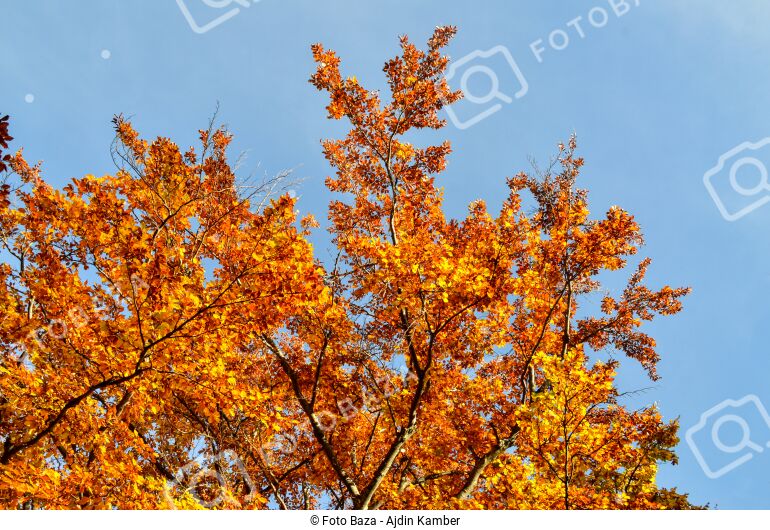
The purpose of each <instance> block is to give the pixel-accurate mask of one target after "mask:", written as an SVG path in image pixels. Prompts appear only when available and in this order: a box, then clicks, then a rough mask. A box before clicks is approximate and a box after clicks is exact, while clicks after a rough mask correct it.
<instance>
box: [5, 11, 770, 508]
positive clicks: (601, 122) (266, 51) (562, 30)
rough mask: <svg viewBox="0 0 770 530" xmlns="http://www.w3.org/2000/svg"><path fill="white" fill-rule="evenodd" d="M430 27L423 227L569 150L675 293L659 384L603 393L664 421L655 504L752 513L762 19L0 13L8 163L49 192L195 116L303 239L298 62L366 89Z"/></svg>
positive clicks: (190, 132) (315, 202) (766, 462)
mask: <svg viewBox="0 0 770 530" xmlns="http://www.w3.org/2000/svg"><path fill="white" fill-rule="evenodd" d="M637 4H639V5H637ZM183 8H184V9H183ZM236 8H237V11H236ZM185 11H186V12H185ZM578 17H580V18H578ZM445 24H453V25H457V26H459V28H460V33H459V35H458V37H457V38H456V39H455V40H454V41H453V43H452V44H451V46H450V48H449V53H450V54H451V55H452V57H453V58H454V59H455V60H457V67H456V69H455V72H456V73H455V76H454V79H453V81H452V82H453V84H454V85H455V86H456V87H457V88H461V87H460V86H459V82H460V80H461V79H462V78H463V73H464V72H465V73H466V77H465V78H466V81H467V83H466V88H467V89H468V91H469V92H471V95H472V96H475V102H474V101H469V100H466V101H464V102H462V103H461V104H459V105H457V106H456V108H453V111H454V113H455V114H454V117H455V121H456V122H457V124H458V125H459V127H458V126H456V125H454V124H452V123H450V124H449V125H448V126H447V127H446V128H445V129H444V130H442V131H439V132H438V133H430V134H425V135H424V136H423V137H421V138H420V139H419V140H420V141H421V142H424V143H427V142H432V143H435V142H437V141H438V140H439V139H441V138H448V139H449V140H451V142H452V144H453V147H454V154H453V155H452V157H451V159H450V163H449V167H448V169H447V171H446V172H445V173H444V174H443V176H442V177H441V180H440V182H441V183H442V185H443V186H444V187H445V197H446V206H447V213H448V214H449V215H450V216H462V215H463V214H464V213H465V206H466V205H467V203H468V202H470V201H471V200H473V199H476V198H481V199H485V200H487V201H488V202H489V204H490V206H491V207H492V208H493V209H494V208H496V207H497V206H498V205H499V203H500V200H501V197H502V196H503V195H504V192H505V190H506V188H505V177H506V176H508V175H512V174H514V173H516V172H518V171H520V170H528V169H530V167H531V166H530V162H529V160H530V159H531V158H534V159H536V160H538V161H540V162H542V163H544V162H546V161H547V159H548V157H549V156H551V155H553V154H554V152H555V146H556V144H557V143H558V142H559V141H562V140H566V139H567V138H568V136H569V135H570V134H571V133H572V132H575V133H577V135H578V142H579V148H580V152H581V154H582V156H584V157H585V159H586V165H585V171H584V173H583V177H582V185H583V186H584V187H587V188H589V189H590V191H591V195H590V198H591V207H592V210H593V211H594V212H595V214H596V215H601V214H602V213H603V212H605V211H606V209H607V208H608V207H609V206H610V205H613V204H618V205H620V206H622V207H624V208H625V209H627V210H629V211H630V212H631V213H633V214H634V215H635V216H636V218H637V220H638V221H639V223H640V224H641V226H642V228H643V230H644V233H645V237H646V241H647V244H646V246H645V248H644V249H643V253H644V254H645V255H648V256H651V257H652V258H653V266H652V268H651V271H650V273H651V274H650V277H649V280H650V283H651V284H652V286H659V285H662V284H664V283H668V284H671V285H673V286H681V285H689V286H691V287H692V288H693V293H692V295H690V296H689V297H687V299H686V300H685V308H684V311H683V312H682V313H680V314H679V315H677V316H675V317H669V318H665V319H660V320H658V321H656V322H653V323H652V324H650V325H648V327H647V328H646V329H647V331H649V332H650V333H651V334H652V335H653V336H654V337H655V338H656V339H657V341H658V345H659V351H660V353H661V354H662V356H663V361H662V363H661V366H660V373H661V375H662V380H661V381H659V382H657V383H652V384H651V383H650V382H649V381H645V379H644V377H643V373H642V371H641V370H640V369H639V368H638V367H637V366H634V365H633V363H632V362H631V361H628V362H625V363H624V364H625V366H626V368H624V369H623V371H622V374H621V377H620V385H621V389H622V390H629V391H630V390H636V389H639V388H642V387H651V388H649V389H648V390H646V391H645V392H642V393H638V394H636V395H634V397H633V398H632V400H630V402H629V404H630V405H634V406H642V405H644V404H648V403H652V402H653V401H657V402H658V404H659V406H660V407H661V409H662V411H663V413H664V414H665V416H666V417H667V418H676V417H679V418H680V421H681V426H682V428H681V432H680V434H681V438H682V442H681V444H680V446H679V449H678V452H679V455H680V464H679V465H678V466H670V467H665V468H663V469H662V470H661V472H660V479H659V480H660V482H661V484H664V485H667V486H677V487H678V488H679V489H680V490H681V491H685V492H689V493H690V494H691V498H692V500H693V501H695V502H701V503H705V502H709V503H711V505H712V506H716V507H719V508H770V449H768V446H767V445H766V444H767V442H770V417H768V416H767V415H766V414H763V409H762V408H759V407H761V405H759V407H758V404H761V403H762V402H764V403H765V404H766V405H767V406H768V407H770V387H769V386H768V375H770V347H769V346H768V335H769V333H768V331H770V304H768V293H770V234H769V232H768V230H767V227H768V226H770V204H765V202H764V201H763V200H762V199H764V198H766V197H770V190H768V189H764V188H762V186H761V185H757V182H758V180H757V179H758V177H759V176H760V175H761V173H762V170H763V169H767V167H770V143H767V144H765V143H762V140H765V139H766V138H767V137H769V136H770V54H769V53H767V52H768V49H769V48H768V47H769V46H770V31H768V29H767V28H768V27H770V2H767V1H765V0H730V1H729V2H727V1H719V0H690V1H686V0H641V2H639V1H638V0H625V1H623V0H612V1H611V0H590V1H583V0H579V1H577V0H573V1H570V2H564V1H558V0H531V1H523V0H522V1H510V0H508V1H506V0H497V1H493V0H487V1H475V2H471V1H459V0H453V1H448V0H420V1H414V0H412V1H408V0H389V1H385V0H378V1H361V0H303V1H288V0H261V1H260V2H249V1H248V0H239V1H230V2H228V0H185V1H182V0H180V1H179V2H177V1H175V0H132V1H121V0H79V1H78V2H62V1H54V0H23V1H21V0H19V1H12V0H0V27H1V28H2V29H1V30H0V72H1V73H0V79H2V82H1V83H0V114H5V113H8V114H11V116H12V125H11V127H12V129H11V132H12V134H13V136H15V137H16V141H15V142H14V144H13V145H14V147H16V146H19V145H24V146H25V152H26V154H27V158H28V159H29V160H39V159H42V160H44V173H45V175H46V178H47V179H48V180H49V181H51V182H53V183H55V184H63V183H64V182H66V180H68V179H69V178H71V177H76V176H82V175H83V174H86V173H94V174H104V173H107V172H111V171H112V170H113V166H112V163H111V161H110V157H109V145H110V141H111V139H112V128H111V124H110V119H111V117H112V116H113V115H114V114H116V113H120V112H122V113H124V114H126V115H130V116H133V122H134V124H135V126H136V127H137V128H138V129H139V130H140V132H141V133H142V134H143V135H144V136H145V137H154V136H156V135H163V136H168V137H171V138H172V139H174V140H175V141H177V142H178V143H180V144H182V145H183V146H188V145H191V144H192V143H193V142H194V140H195V137H196V134H197V133H196V131H197V130H198V129H199V128H203V127H205V125H206V123H207V121H208V119H209V117H210V116H211V114H212V112H213V111H214V109H215V107H216V104H217V102H219V104H220V107H221V112H220V118H221V120H222V121H223V122H225V123H226V124H227V125H228V126H229V128H230V130H231V131H232V132H233V133H235V135H236V141H235V143H234V152H235V153H236V154H237V153H238V152H241V151H244V152H247V153H248V158H247V160H246V162H245V163H244V164H243V166H242V169H241V171H242V172H244V173H249V172H253V173H255V174H257V175H259V174H264V175H273V174H275V173H278V172H279V171H281V170H285V169H294V174H295V176H296V177H298V178H301V179H304V180H303V183H302V184H301V185H300V186H298V187H297V193H298V194H299V195H300V198H301V200H300V204H299V206H300V208H301V210H302V211H303V212H314V213H315V214H316V217H317V218H318V219H319V220H323V219H324V218H325V212H326V204H327V202H328V200H329V194H328V193H327V191H326V190H325V188H324V186H323V179H324V177H325V176H326V175H328V174H329V173H330V169H329V167H328V166H327V164H326V163H325V161H324V159H323V157H322V155H321V150H320V146H319V140H320V139H321V138H324V137H330V136H339V135H341V134H342V133H343V130H344V129H343V125H342V124H341V123H335V122H330V121H328V120H327V119H326V112H325V110H324V105H325V100H324V97H323V95H322V94H320V93H318V92H316V90H315V89H314V88H313V87H312V86H310V85H309V84H308V83H307V79H308V77H309V75H310V74H311V72H312V71H313V65H312V61H311V57H310V52H309V46H310V44H311V43H314V42H323V43H324V45H326V46H327V47H329V48H333V49H335V50H337V51H338V52H339V54H340V55H341V56H342V58H343V61H344V70H345V72H346V73H347V75H356V76H357V77H358V79H359V81H360V82H361V83H362V84H364V85H365V86H367V87H369V88H379V87H381V88H384V79H383V75H382V72H381V68H382V63H383V62H384V61H385V60H386V59H387V58H390V57H391V56H393V55H395V54H396V53H397V50H398V40H397V37H398V35H401V34H404V33H406V34H408V35H410V37H411V38H412V39H413V40H414V41H416V42H418V43H421V42H424V41H425V39H426V38H427V37H428V36H429V35H430V33H431V32H432V30H433V28H434V26H436V25H445ZM477 50H478V51H481V52H484V53H482V54H474V52H476V51H477ZM490 51H491V52H492V53H489V54H487V53H486V52H490ZM468 54H471V55H468ZM464 57H466V58H467V59H466V60H465V61H464V62H463V61H462V58H464ZM490 73H491V74H492V76H491V77H490ZM495 80H496V81H497V85H498V92H499V93H498V94H496V95H494V96H495V97H493V98H492V99H489V98H487V97H485V94H487V93H489V90H490V88H492V84H493V81H495ZM497 103H499V104H500V106H499V108H498V107H494V105H495V104H497ZM495 108H498V109H499V110H497V111H495V112H493V113H491V114H489V115H488V116H485V115H484V114H483V113H484V112H489V111H491V110H494V109H495ZM478 118H481V119H478ZM469 125H470V126H469ZM746 142H750V143H751V144H752V145H748V144H745V143H746ZM734 148H738V149H734ZM723 154H725V156H724V157H723V160H722V162H723V164H722V165H721V166H719V165H718V162H719V160H720V156H722V155H723ZM765 164H766V165H767V167H765ZM731 170H732V174H733V179H732V180H730V178H731V177H730V174H731ZM707 172H709V175H710V176H709V182H710V183H712V191H713V196H712V192H710V191H709V189H707V187H706V186H705V185H704V174H706V173H707ZM760 184H761V183H760ZM715 197H716V200H715ZM719 205H721V207H722V209H720V207H719ZM731 219H732V220H731ZM324 241H325V239H324V238H323V237H319V238H318V239H317V243H318V247H319V248H318V249H317V252H318V256H319V258H322V259H323V258H325V257H326V255H327V252H326V250H325V249H324V248H323V247H324V245H325V243H324ZM621 281H622V278H620V277H618V278H613V279H612V280H611V282H612V283H611V285H614V286H617V285H620V283H621ZM746 396H749V399H748V400H744V401H743V402H741V401H738V402H737V403H725V400H727V399H733V400H741V399H742V398H744V397H746ZM751 396H756V399H755V398H753V397H751ZM717 406H719V407H717ZM713 407H717V409H713V410H712V408H713ZM704 413H707V417H706V418H705V420H706V421H705V424H703V425H701V424H699V421H700V419H701V415H702V414H704ZM691 428H692V429H693V437H692V440H693V443H692V444H688V443H687V441H686V440H685V433H686V432H687V431H688V429H691ZM693 448H695V450H693ZM698 454H699V455H700V459H699V458H698V456H697V455H698ZM748 455H752V456H751V457H750V458H748Z"/></svg>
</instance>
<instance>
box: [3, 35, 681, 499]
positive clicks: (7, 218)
mask: <svg viewBox="0 0 770 530" xmlns="http://www.w3.org/2000/svg"><path fill="white" fill-rule="evenodd" d="M454 32H455V30H454V28H451V27H442V28H437V29H436V31H435V32H434V34H433V36H432V37H431V38H430V40H429V41H428V43H427V48H426V49H425V50H420V49H418V48H417V47H415V46H414V45H413V44H412V43H410V42H409V41H408V39H407V38H405V37H404V38H402V39H401V53H400V54H399V55H398V56H397V57H396V58H394V59H392V60H390V61H388V62H387V63H386V64H385V68H384V73H385V76H386V79H387V84H388V88H389V90H388V92H389V97H388V100H387V101H382V100H381V98H380V95H379V92H378V91H372V90H368V89H366V88H364V87H363V86H362V85H361V84H360V83H359V82H358V80H357V79H356V78H355V77H352V76H351V77H345V76H343V74H342V73H341V70H340V60H339V58H338V57H337V55H336V54H335V53H334V52H332V51H329V50H326V49H324V48H323V47H322V46H321V45H315V46H313V48H312V52H313V57H314V59H315V61H316V63H317V70H316V72H315V73H314V74H313V75H312V77H311V79H310V81H311V83H312V84H313V85H314V86H315V87H316V88H318V89H319V90H321V91H323V92H325V93H327V94H328V96H329V100H330V103H329V105H328V107H327V110H328V113H329V117H330V118H332V119H343V118H344V119H346V120H348V121H349V123H350V131H349V133H348V134H347V136H346V137H344V138H342V139H338V140H327V141H325V142H323V151H324V154H325V156H326V158H327V160H328V161H329V163H330V165H331V166H332V167H333V168H334V170H335V175H334V176H333V177H329V178H328V179H327V186H328V188H329V189H330V191H331V192H333V193H335V194H337V199H336V200H334V201H332V202H331V204H330V207H329V221H330V231H331V234H332V236H333V244H334V245H335V247H336V249H337V255H336V257H335V259H333V260H330V262H328V263H321V262H320V261H318V260H316V259H314V257H313V252H312V248H311V246H310V244H309V243H308V235H309V233H310V232H309V231H310V230H311V229H312V228H313V227H314V226H316V223H315V222H314V220H313V219H312V218H310V217H308V218H305V219H303V220H302V221H301V223H300V222H298V220H297V218H296V216H295V213H294V204H295V201H296V199H293V198H291V197H289V196H288V195H282V196H279V197H273V198H272V199H269V198H265V196H264V193H260V192H261V191H262V192H263V191H264V190H260V189H255V190H251V189H250V188H247V187H244V186H243V185H240V184H239V182H238V180H237V179H236V177H235V175H234V174H233V171H232V169H231V168H230V166H229V165H228V162H227V158H226V148H227V144H228V142H229V139H230V137H229V135H228V134H227V133H226V132H225V131H224V130H221V129H220V130H214V129H213V128H209V130H206V131H202V132H201V147H200V149H199V152H196V151H195V150H193V149H190V150H188V151H187V152H186V153H182V152H181V151H180V150H179V149H178V148H177V147H176V146H175V145H174V144H173V143H171V141H170V140H168V139H164V138H159V139H157V140H155V141H154V142H152V143H148V142H146V141H144V140H141V139H140V138H139V136H138V134H137V133H136V132H135V131H134V129H133V128H132V127H131V126H130V125H129V124H128V123H127V122H126V121H124V120H123V119H121V118H118V119H116V122H115V125H116V131H117V140H118V142H117V149H116V154H117V155H118V157H117V160H118V162H119V164H120V166H121V169H120V170H119V171H117V173H116V174H115V175H114V176H110V175H108V176H104V177H93V176H87V177H85V178H83V179H77V180H75V181H74V182H73V183H72V184H70V185H68V186H67V187H65V188H64V190H61V191H59V190H55V189H53V188H52V187H51V186H50V185H48V184H46V183H45V182H44V181H43V180H42V178H41V176H40V169H39V167H31V166H29V165H28V164H26V162H24V160H23V158H22V157H21V154H20V153H17V154H16V155H15V156H12V157H11V159H10V167H11V169H12V170H13V171H14V172H15V174H16V176H17V177H18V179H17V183H16V184H14V185H10V184H6V185H5V186H4V187H3V192H2V193H3V195H2V197H0V208H1V209H0V230H1V232H0V236H2V243H3V246H4V248H5V253H6V254H7V256H8V263H7V264H5V265H3V269H2V277H3V290H2V292H0V304H2V308H3V318H2V321H0V341H2V348H3V357H2V365H0V392H1V393H0V435H1V436H2V438H1V439H0V442H1V443H2V449H0V502H2V504H3V505H4V506H6V507H20V506H34V507H47V508H61V507H89V508H106V507H121V508H140V507H141V508H155V507H159V508H163V507H195V506H204V507H243V508H265V507H268V508H269V507H278V508H284V509H291V508H316V507H332V508H355V509H375V508H388V509H402V508H535V509H541V508H542V509H549V508H583V509H590V508H634V509H635V508H688V507H690V505H689V503H688V501H687V498H686V496H685V495H681V494H679V493H677V492H676V491H675V490H668V489H665V488H661V487H659V486H657V485H656V482H655V478H656V472H657V467H658V466H659V465H660V464H661V463H665V462H673V463H675V462H676V456H675V454H674V453H673V447H674V446H675V445H676V444H677V442H678V439H677V434H676V432H677V424H676V422H665V421H664V420H663V418H662V417H661V414H660V412H659V411H658V410H657V409H656V408H655V407H654V406H651V407H647V408H643V409H641V410H630V409H629V408H628V407H627V406H626V405H625V404H624V399H623V398H624V394H623V393H622V392H621V390H619V389H618V388H617V385H616V384H615V376H616V371H617V367H618V365H619V362H620V360H619V359H618V355H617V354H621V356H625V357H628V358H629V359H630V360H631V361H633V362H637V363H639V364H640V365H641V366H642V368H643V369H644V370H646V372H647V374H648V375H649V377H650V378H651V379H653V380H654V379H657V377H658V375H657V372H656V365H657V362H658V360H659V356H658V353H657V351H656V347H655V341H654V340H653V338H652V337H650V336H649V335H647V334H646V333H644V332H643V331H642V330H641V326H642V324H643V322H645V321H649V320H651V319H652V318H653V317H655V316H656V315H668V314H673V313H676V312H677V311H679V310H680V308H681V305H680V301H679V299H680V298H681V297H682V296H683V295H685V294H686V293H687V289H682V288H670V287H663V288H660V289H658V290H654V289H650V288H648V287H647V286H646V285H645V284H644V277H645V273H646V271H647V269H648V267H649V265H650V262H649V260H647V259H644V260H641V262H640V263H639V265H638V266H637V267H636V269H635V270H634V271H633V272H631V273H630V278H629V280H628V284H627V286H626V288H625V289H624V290H622V291H621V292H620V293H618V294H615V295H612V294H611V293H609V292H607V291H604V290H603V288H602V287H601V285H600V283H599V280H598V278H599V276H600V275H601V274H603V273H606V272H607V271H619V270H622V269H624V268H625V267H626V266H627V264H628V261H629V259H630V258H632V257H633V256H635V255H636V254H637V252H638V249H639V248H640V246H641V244H642V237H641V232H640V228H639V226H638V224H637V223H636V222H635V221H634V218H633V217H632V216H631V215H630V214H629V213H627V212H625V211H624V210H622V209H621V208H619V207H613V208H611V209H610V210H609V211H608V212H607V213H606V214H605V215H604V216H603V217H600V218H599V219H593V218H591V217H590V215H589V211H588V203H587V193H586V192H585V191H584V190H581V189H579V188H578V186H577V182H576V181H577V178H578V175H579V171H580V169H581V166H582V165H583V161H582V159H581V158H579V157H578V156H577V155H576V152H575V151H576V144H575V140H574V138H573V139H570V141H569V142H568V143H567V144H566V145H559V148H558V153H557V156H556V157H555V159H554V161H553V164H552V165H551V166H550V167H549V168H546V169H545V170H543V171H540V172H537V173H536V174H535V175H532V176H531V175H527V174H524V173H520V174H518V175H516V176H514V177H511V178H509V179H508V180H507V197H506V198H505V200H504V202H503V205H502V207H501V209H500V211H499V212H498V213H497V214H495V215H492V214H491V213H489V212H488V210H487V207H486V205H485V204H484V203H483V202H482V201H475V202H473V203H471V205H470V206H469V211H468V215H467V217H466V218H465V219H447V218H446V216H445V215H444V213H443V209H442V206H443V205H442V201H443V197H442V193H443V192H442V190H441V188H440V187H438V186H437V185H436V180H435V179H436V178H437V175H438V174H440V173H441V172H442V171H443V170H444V168H445V166H446V161H447V157H448V156H449V154H450V146H449V144H448V143H443V144H440V145H434V146H426V147H420V146H416V145H413V144H412V143H411V141H414V140H412V139H414V138H416V137H418V134H416V133H418V132H419V130H421V129H424V128H431V129H440V128H441V127H442V126H443V125H444V121H443V120H442V119H441V118H440V117H439V112H440V111H441V109H442V108H443V107H444V106H446V105H449V104H451V103H453V102H454V101H456V100H457V99H458V98H459V97H460V94H459V93H458V92H453V91H452V90H451V89H450V88H449V87H448V86H447V83H446V82H445V80H444V78H443V73H444V70H445V68H446V66H447V62H448V59H447V58H446V57H445V56H444V55H442V48H444V47H445V46H446V44H447V43H448V41H449V40H450V39H451V37H452V36H453V34H454ZM407 138H408V139H409V140H411V141H409V140H407ZM259 197H261V198H262V199H261V200H259V199H258V198H259ZM525 201H531V202H532V204H534V209H529V208H526V207H525V206H524V204H525ZM594 300H601V302H600V304H598V305H599V309H598V310H597V311H591V310H590V309H591V306H592V304H591V303H590V302H592V301H594ZM593 305H597V304H593Z"/></svg>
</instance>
